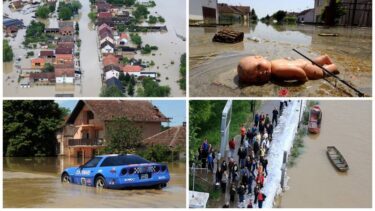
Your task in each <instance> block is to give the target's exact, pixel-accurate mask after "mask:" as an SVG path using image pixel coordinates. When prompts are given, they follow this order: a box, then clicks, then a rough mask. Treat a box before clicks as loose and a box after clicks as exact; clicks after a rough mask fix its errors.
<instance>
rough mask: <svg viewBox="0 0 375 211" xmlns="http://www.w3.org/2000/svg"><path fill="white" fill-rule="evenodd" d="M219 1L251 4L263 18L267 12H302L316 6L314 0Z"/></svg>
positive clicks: (222, 0) (221, 1) (221, 0)
mask: <svg viewBox="0 0 375 211" xmlns="http://www.w3.org/2000/svg"><path fill="white" fill-rule="evenodd" d="M218 2H219V3H228V4H232V5H242V6H250V7H251V9H253V8H254V9H255V13H256V14H257V15H258V18H262V17H264V16H266V15H267V14H269V15H272V14H273V13H275V12H276V11H278V10H286V11H288V12H301V11H303V10H305V9H311V8H314V0H218Z"/></svg>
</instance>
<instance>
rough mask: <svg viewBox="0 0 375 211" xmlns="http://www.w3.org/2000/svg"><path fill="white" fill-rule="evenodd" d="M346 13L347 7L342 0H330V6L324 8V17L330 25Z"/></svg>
mask: <svg viewBox="0 0 375 211" xmlns="http://www.w3.org/2000/svg"><path fill="white" fill-rule="evenodd" d="M343 15H345V9H344V7H343V4H342V1H341V0H329V4H328V6H326V7H325V8H324V11H323V13H322V19H323V20H324V23H325V24H326V25H328V26H334V25H336V24H337V22H338V20H339V19H340V18H341V17H342V16H343Z"/></svg>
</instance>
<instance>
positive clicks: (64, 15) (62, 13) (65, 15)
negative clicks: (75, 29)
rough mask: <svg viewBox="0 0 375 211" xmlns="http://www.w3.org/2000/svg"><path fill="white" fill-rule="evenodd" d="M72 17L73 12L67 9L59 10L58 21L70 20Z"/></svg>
mask: <svg viewBox="0 0 375 211" xmlns="http://www.w3.org/2000/svg"><path fill="white" fill-rule="evenodd" d="M72 16H73V12H72V10H71V9H70V8H69V7H62V8H60V9H59V19H62V20H70V19H71V18H72Z"/></svg>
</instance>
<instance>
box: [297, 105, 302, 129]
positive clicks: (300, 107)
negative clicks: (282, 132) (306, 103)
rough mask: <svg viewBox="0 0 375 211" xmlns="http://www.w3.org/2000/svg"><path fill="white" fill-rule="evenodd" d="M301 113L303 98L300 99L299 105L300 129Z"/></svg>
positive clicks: (299, 123) (299, 122)
mask: <svg viewBox="0 0 375 211" xmlns="http://www.w3.org/2000/svg"><path fill="white" fill-rule="evenodd" d="M301 113H302V100H301V101H300V106H299V118H298V129H299V126H300V125H301Z"/></svg>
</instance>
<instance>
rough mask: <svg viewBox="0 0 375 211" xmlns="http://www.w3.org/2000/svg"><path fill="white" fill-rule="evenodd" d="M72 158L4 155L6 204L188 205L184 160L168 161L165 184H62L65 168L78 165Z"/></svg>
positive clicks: (118, 206) (72, 205)
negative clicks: (115, 186)
mask: <svg viewBox="0 0 375 211" xmlns="http://www.w3.org/2000/svg"><path fill="white" fill-rule="evenodd" d="M80 164H83V162H82V161H79V160H77V159H73V158H70V159H69V158H51V157H49V158H4V173H3V179H4V181H3V197H4V198H3V204H4V207H5V208H10V207H23V208H25V207H27V208H30V207H33V208H40V207H43V208H46V207H52V208H65V207H67V208H73V207H91V208H94V207H117V208H121V207H133V208H135V207H153V208H154V207H168V208H172V207H176V208H183V207H185V206H186V202H185V201H186V200H185V199H186V188H185V186H186V176H185V175H186V169H185V166H186V165H185V163H182V162H179V163H169V164H168V168H169V171H170V175H171V180H170V182H169V183H168V186H167V187H166V188H163V189H162V190H156V189H135V190H108V189H104V190H97V189H96V188H94V187H86V186H80V185H74V184H62V183H61V182H60V173H61V172H62V170H63V169H64V168H67V167H70V166H78V165H80Z"/></svg>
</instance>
